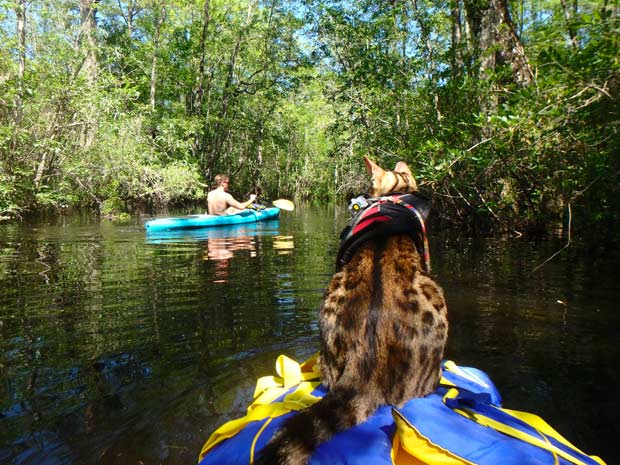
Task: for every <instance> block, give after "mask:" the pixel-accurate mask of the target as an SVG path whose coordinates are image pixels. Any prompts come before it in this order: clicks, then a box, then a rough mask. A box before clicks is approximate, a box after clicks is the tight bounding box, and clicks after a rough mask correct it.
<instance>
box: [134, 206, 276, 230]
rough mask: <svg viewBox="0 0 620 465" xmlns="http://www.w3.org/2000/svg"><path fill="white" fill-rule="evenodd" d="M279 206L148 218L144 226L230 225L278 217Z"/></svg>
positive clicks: (151, 228)
mask: <svg viewBox="0 0 620 465" xmlns="http://www.w3.org/2000/svg"><path fill="white" fill-rule="evenodd" d="M279 214H280V209H279V208H275V207H272V208H265V209H264V210H250V209H247V210H243V211H242V212H239V213H237V214H235V215H224V216H217V215H188V216H180V217H177V218H156V219H153V220H147V221H146V222H145V223H144V227H145V228H146V230H147V231H166V230H171V229H197V228H207V227H213V226H230V225H234V224H243V223H254V222H256V221H264V220H270V219H274V218H277V217H278V215H279Z"/></svg>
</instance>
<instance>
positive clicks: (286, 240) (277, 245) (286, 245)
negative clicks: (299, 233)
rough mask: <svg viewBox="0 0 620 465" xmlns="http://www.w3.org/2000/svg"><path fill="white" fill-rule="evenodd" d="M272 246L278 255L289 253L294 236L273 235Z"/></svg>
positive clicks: (293, 243)
mask: <svg viewBox="0 0 620 465" xmlns="http://www.w3.org/2000/svg"><path fill="white" fill-rule="evenodd" d="M273 248H274V249H276V250H277V252H278V254H279V255H289V254H291V253H293V249H294V248H295V238H294V236H275V237H274V238H273Z"/></svg>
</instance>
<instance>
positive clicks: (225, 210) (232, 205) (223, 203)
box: [207, 174, 256, 216]
mask: <svg viewBox="0 0 620 465" xmlns="http://www.w3.org/2000/svg"><path fill="white" fill-rule="evenodd" d="M229 183H230V178H229V177H228V176H226V175H225V174H218V175H217V176H215V186H216V187H215V189H213V190H212V191H211V192H209V194H208V195H207V205H208V208H209V214H210V215H218V216H222V215H234V214H235V213H239V212H240V211H241V210H244V209H245V208H247V207H248V206H249V205H250V204H252V202H254V199H256V195H254V194H251V195H250V200H248V201H247V202H238V201H237V200H235V198H234V197H233V196H232V195H231V194H229V193H228V184H229Z"/></svg>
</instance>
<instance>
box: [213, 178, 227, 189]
mask: <svg viewBox="0 0 620 465" xmlns="http://www.w3.org/2000/svg"><path fill="white" fill-rule="evenodd" d="M229 181H230V178H229V177H228V176H226V175H225V174H218V175H217V176H215V185H216V186H217V187H220V186H222V187H224V190H228V183H229Z"/></svg>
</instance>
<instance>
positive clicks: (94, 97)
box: [0, 0, 620, 233]
mask: <svg viewBox="0 0 620 465" xmlns="http://www.w3.org/2000/svg"><path fill="white" fill-rule="evenodd" d="M0 41H1V43H2V44H3V47H2V48H1V49H0V218H20V217H22V216H24V215H25V214H26V213H28V212H32V211H40V210H45V209H51V210H59V211H62V210H65V209H68V208H71V207H78V206H80V207H90V208H94V209H96V210H97V211H99V212H101V213H102V214H114V213H118V212H121V211H128V210H130V209H131V208H134V207H158V206H167V205H183V204H191V203H194V202H204V200H203V199H204V196H205V191H206V189H207V187H206V186H207V185H208V184H210V183H211V181H212V178H213V176H214V175H215V174H216V173H217V172H226V173H229V174H230V175H232V176H234V184H235V185H236V188H237V190H239V191H244V192H249V191H250V190H256V189H258V190H260V191H261V192H263V193H264V194H265V195H266V196H272V197H274V196H290V197H296V198H306V199H317V200H327V199H333V198H342V197H344V196H346V195H347V194H349V193H351V192H355V191H359V190H361V189H362V187H363V185H362V184H361V179H363V177H362V176H360V174H361V171H362V170H363V165H362V163H361V161H360V160H361V155H368V156H371V157H373V158H375V159H381V163H382V164H383V165H388V164H390V163H393V162H396V161H398V160H401V159H402V160H405V161H407V162H408V164H409V165H410V166H412V168H413V169H414V170H415V171H416V172H417V175H418V178H419V179H421V180H423V185H424V188H425V189H426V190H428V191H429V192H432V193H433V195H434V198H435V200H436V203H438V204H439V205H441V208H440V209H439V210H440V211H441V215H442V217H443V219H444V220H446V221H448V222H451V223H454V224H458V225H459V226H464V227H467V228H468V229H470V230H478V229H480V228H483V229H484V230H487V229H497V230H503V231H510V232H516V233H524V232H531V231H541V230H548V229H549V227H554V226H557V225H562V224H563V225H564V226H567V224H568V221H569V219H570V220H571V221H572V222H574V223H576V224H578V225H580V226H585V225H586V224H587V225H595V226H599V227H600V228H601V230H604V229H606V230H607V231H616V232H618V224H619V223H620V209H618V208H617V204H618V202H619V201H620V189H618V186H619V185H620V174H619V173H620V156H619V154H620V132H619V131H620V124H619V121H620V105H619V103H620V53H619V50H620V47H619V41H620V6H619V4H618V1H617V0H603V1H592V0H575V1H573V2H570V3H569V2H565V1H563V0H542V1H537V2H516V1H508V0H450V1H440V2H431V1H427V0H411V1H401V2H393V1H391V2H388V1H385V0H380V1H378V0H350V1H336V0H334V1H328V0H298V1H293V2H287V1H283V0H271V1H259V0H226V1H224V0H168V1H163V0H119V1H112V0H80V1H79V2H78V1H75V2H52V1H46V0H10V1H9V0H0ZM614 228H615V229H614Z"/></svg>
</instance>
